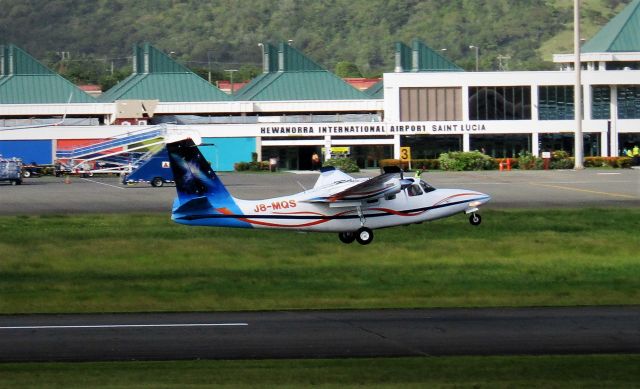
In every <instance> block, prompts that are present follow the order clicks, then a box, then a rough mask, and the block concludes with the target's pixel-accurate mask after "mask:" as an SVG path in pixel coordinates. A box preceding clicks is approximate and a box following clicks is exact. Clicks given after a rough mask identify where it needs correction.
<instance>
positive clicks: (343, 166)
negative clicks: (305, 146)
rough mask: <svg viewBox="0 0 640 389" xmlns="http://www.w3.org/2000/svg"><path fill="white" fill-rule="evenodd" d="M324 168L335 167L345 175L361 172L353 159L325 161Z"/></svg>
mask: <svg viewBox="0 0 640 389" xmlns="http://www.w3.org/2000/svg"><path fill="white" fill-rule="evenodd" d="M322 166H323V167H325V166H334V167H335V168H336V169H340V170H342V171H343V172H345V173H355V172H359V171H360V168H359V167H358V165H357V164H356V161H354V160H353V159H351V158H331V159H328V160H326V161H324V163H323V164H322Z"/></svg>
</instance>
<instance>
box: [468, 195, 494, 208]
mask: <svg viewBox="0 0 640 389" xmlns="http://www.w3.org/2000/svg"><path fill="white" fill-rule="evenodd" d="M478 195H479V196H478V197H477V198H476V199H475V200H473V201H472V202H470V203H469V207H471V208H475V207H478V206H480V205H482V204H484V203H486V202H488V201H489V200H491V196H489V195H488V194H485V193H478Z"/></svg>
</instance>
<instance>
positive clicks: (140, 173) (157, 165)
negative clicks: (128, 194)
mask: <svg viewBox="0 0 640 389" xmlns="http://www.w3.org/2000/svg"><path fill="white" fill-rule="evenodd" d="M140 182H148V183H150V184H151V186H154V187H160V186H163V185H164V184H165V183H169V182H173V173H172V172H171V165H170V164H169V153H168V152H167V149H166V148H164V147H163V148H162V150H160V151H158V152H157V153H155V154H153V155H151V156H150V157H149V158H146V159H141V160H140V161H138V162H136V164H135V165H134V166H133V168H132V170H131V173H128V174H125V175H124V176H123V177H122V183H123V184H124V185H127V184H135V183H140Z"/></svg>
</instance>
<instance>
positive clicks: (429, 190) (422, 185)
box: [420, 180, 436, 193]
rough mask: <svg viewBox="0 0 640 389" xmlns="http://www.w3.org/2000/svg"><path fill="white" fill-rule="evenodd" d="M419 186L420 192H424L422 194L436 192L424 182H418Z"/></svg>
mask: <svg viewBox="0 0 640 389" xmlns="http://www.w3.org/2000/svg"><path fill="white" fill-rule="evenodd" d="M420 186H421V187H422V190H424V193H429V192H433V191H434V190H436V188H434V187H433V186H431V185H429V184H427V183H426V182H424V181H422V180H420Z"/></svg>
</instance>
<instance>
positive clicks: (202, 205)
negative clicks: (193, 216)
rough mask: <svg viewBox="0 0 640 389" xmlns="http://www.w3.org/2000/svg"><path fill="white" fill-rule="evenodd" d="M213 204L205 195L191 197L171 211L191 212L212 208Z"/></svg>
mask: <svg viewBox="0 0 640 389" xmlns="http://www.w3.org/2000/svg"><path fill="white" fill-rule="evenodd" d="M212 209H213V206H212V205H211V203H210V202H209V199H207V197H206V196H203V197H196V198H193V199H191V200H189V201H187V202H185V203H183V204H180V206H179V207H178V208H176V209H174V210H173V213H192V212H202V211H207V210H212Z"/></svg>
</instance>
